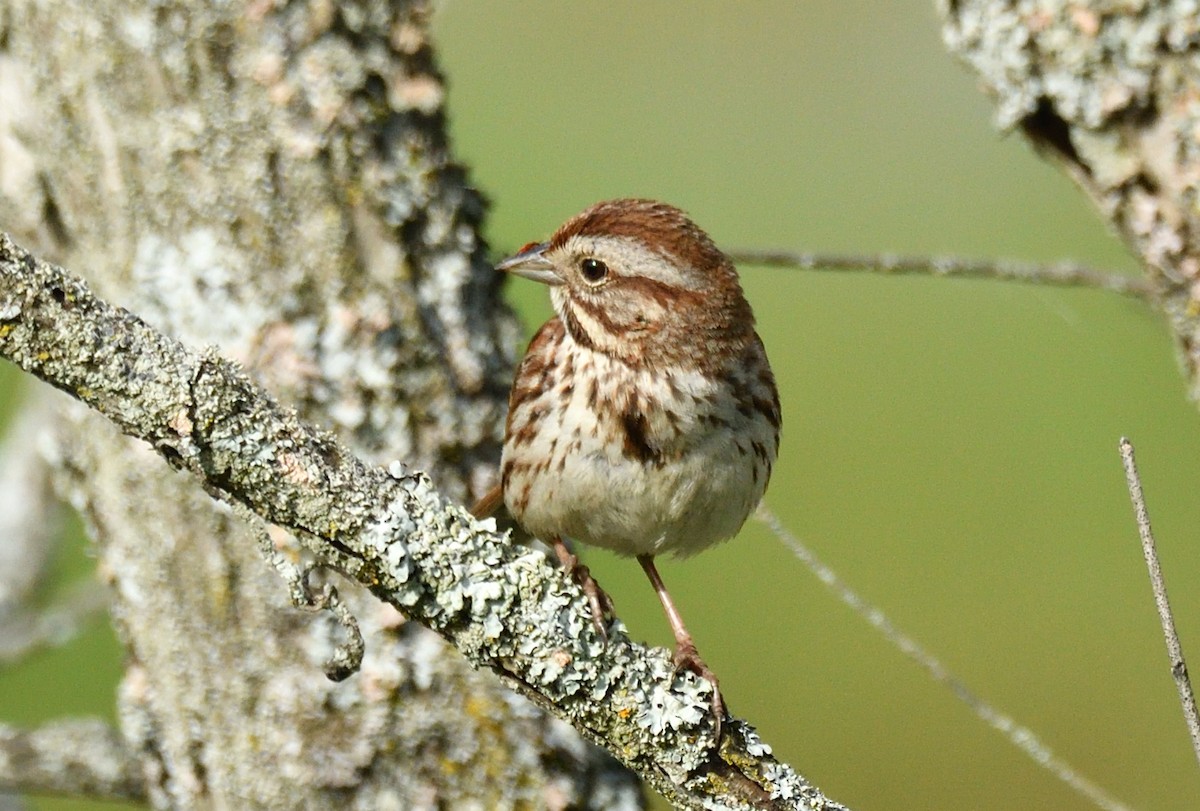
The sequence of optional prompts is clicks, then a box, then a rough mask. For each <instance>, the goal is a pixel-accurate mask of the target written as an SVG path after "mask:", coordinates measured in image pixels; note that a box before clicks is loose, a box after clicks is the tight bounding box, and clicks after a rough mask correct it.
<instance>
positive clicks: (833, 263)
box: [730, 250, 1158, 302]
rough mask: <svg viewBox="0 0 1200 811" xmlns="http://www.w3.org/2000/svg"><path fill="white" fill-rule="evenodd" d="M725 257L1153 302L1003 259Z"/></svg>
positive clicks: (1149, 292) (1067, 266)
mask: <svg viewBox="0 0 1200 811" xmlns="http://www.w3.org/2000/svg"><path fill="white" fill-rule="evenodd" d="M730 257H731V258H732V259H733V261H735V262H737V263H739V264H747V265H763V266H766V267H780V268H795V269H797V270H840V271H869V272H874V273H889V274H894V275H919V276H951V277H955V278H963V279H995V280H1000V281H1012V282H1023V283H1026V284H1048V285H1055V286H1059V287H1092V288H1096V289H1099V290H1108V291H1110V292H1113V293H1120V294H1121V295H1124V296H1131V297H1133V298H1137V299H1141V300H1143V301H1150V302H1152V301H1155V300H1156V299H1157V298H1158V290H1157V289H1156V288H1155V287H1154V285H1153V284H1151V283H1150V282H1149V281H1147V280H1146V279H1142V278H1138V277H1136V276H1124V275H1121V274H1119V273H1109V272H1107V271H1103V270H1096V269H1095V268H1090V267H1086V266H1084V265H1079V264H1076V263H1074V262H1056V263H1054V264H1050V265H1039V264H1035V263H1032V262H1017V261H1013V260H1007V259H983V260H980V259H963V258H961V257H956V256H897V255H895V254H878V255H874V256H871V255H866V254H827V253H798V252H792V251H760V250H746V251H734V252H731V253H730Z"/></svg>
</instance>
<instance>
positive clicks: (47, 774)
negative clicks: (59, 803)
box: [0, 720, 146, 802]
mask: <svg viewBox="0 0 1200 811" xmlns="http://www.w3.org/2000/svg"><path fill="white" fill-rule="evenodd" d="M0 786H5V787H6V788H12V789H17V790H29V791H38V792H42V793H53V794H67V795H72V796H76V797H87V798H92V799H103V800H139V801H143V802H144V801H145V800H146V788H145V780H144V779H143V777H142V775H141V772H140V771H139V769H138V763H137V760H136V759H135V758H134V757H133V754H132V753H131V752H130V751H129V749H128V747H127V746H126V745H125V742H124V741H123V740H121V736H120V734H119V733H118V732H117V731H116V730H115V729H113V728H112V727H111V726H109V725H108V724H105V723H102V722H100V721H88V720H80V721H58V722H55V723H51V724H47V725H46V726H43V727H39V728H37V729H17V728H15V727H11V726H9V725H7V724H0Z"/></svg>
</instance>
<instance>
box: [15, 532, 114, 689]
mask: <svg viewBox="0 0 1200 811" xmlns="http://www.w3.org/2000/svg"><path fill="white" fill-rule="evenodd" d="M3 540H4V539H3V538H0V541H3ZM108 602H109V594H108V590H107V589H106V588H105V587H104V585H103V584H102V583H100V582H98V581H96V580H94V579H91V578H86V579H84V580H82V581H80V582H79V583H78V584H77V585H76V586H75V587H74V588H72V589H71V590H70V591H69V592H68V593H67V595H66V596H65V597H63V598H62V599H61V600H59V601H58V602H56V603H54V604H53V605H51V606H49V607H48V608H45V609H40V610H35V609H32V608H26V607H22V608H21V609H20V610H16V611H12V612H0V666H4V665H8V664H12V663H14V662H17V661H20V660H21V659H22V658H24V657H25V656H28V655H29V654H30V653H32V652H34V651H37V650H41V649H42V648H48V647H60V646H62V645H65V644H67V643H68V642H70V641H71V640H72V639H74V638H75V637H76V636H78V635H79V634H80V633H81V632H82V631H83V630H85V629H86V628H88V627H89V626H90V625H91V623H93V622H95V621H96V620H97V619H99V618H100V617H102V616H103V615H104V613H105V611H107V610H108Z"/></svg>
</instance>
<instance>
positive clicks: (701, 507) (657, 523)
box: [476, 200, 780, 734]
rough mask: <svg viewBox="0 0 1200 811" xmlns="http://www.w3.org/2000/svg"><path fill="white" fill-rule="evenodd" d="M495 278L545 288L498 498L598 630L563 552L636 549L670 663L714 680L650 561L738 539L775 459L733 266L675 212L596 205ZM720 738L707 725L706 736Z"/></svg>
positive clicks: (774, 420)
mask: <svg viewBox="0 0 1200 811" xmlns="http://www.w3.org/2000/svg"><path fill="white" fill-rule="evenodd" d="M497 269H498V270H504V271H508V272H509V273H514V274H516V275H518V276H524V277H525V278H528V279H533V280H535V281H539V282H543V283H544V284H547V285H549V286H550V297H551V299H552V301H553V303H554V310H555V312H556V313H557V315H556V317H554V318H552V319H550V320H549V321H547V322H546V323H545V324H544V325H542V328H541V329H539V330H538V332H537V334H536V335H535V336H534V338H533V341H532V342H531V343H530V345H529V349H528V350H527V351H526V353H525V358H524V360H522V361H521V365H520V368H519V369H518V370H517V377H516V381H515V383H514V384H513V388H512V394H511V395H510V399H509V412H508V422H507V426H506V431H505V438H504V452H503V458H502V462H501V483H500V485H499V487H497V488H496V489H495V490H494V491H493V492H491V493H489V494H488V495H487V496H485V497H484V498H483V499H482V500H481V501H480V503H479V504H478V505H477V507H476V513H477V514H487V513H490V512H491V511H492V510H493V509H495V508H496V507H498V506H499V504H500V503H501V501H503V504H504V505H505V506H506V507H507V508H508V510H509V512H510V513H511V514H512V516H513V518H514V519H515V520H516V521H517V523H518V524H520V525H521V526H522V527H523V528H524V529H525V530H527V531H528V532H529V533H530V534H532V535H534V536H536V537H538V538H541V539H543V540H546V541H549V542H550V543H552V544H553V545H554V548H555V551H556V552H557V554H558V556H559V558H560V559H561V560H562V562H563V565H564V566H565V567H566V568H567V569H568V570H570V571H571V572H572V573H573V575H574V576H575V577H576V579H577V580H578V581H579V582H580V583H581V585H582V586H583V587H584V590H585V592H586V593H587V594H588V597H589V600H590V601H591V605H592V612H593V616H594V619H595V620H596V624H597V627H598V628H599V629H600V631H601V633H603V632H604V614H605V611H606V609H608V610H611V602H610V601H609V600H608V598H607V595H605V594H604V592H603V591H602V590H601V589H600V588H599V586H598V585H597V584H596V583H595V581H594V580H593V579H592V578H591V575H590V574H589V573H588V572H587V569H586V568H585V567H583V566H582V565H580V564H579V562H578V560H577V559H576V558H575V556H574V555H572V554H571V553H570V551H569V550H568V549H567V547H566V546H565V545H564V544H563V540H562V539H563V538H564V537H569V538H573V539H575V540H577V541H581V542H583V543H586V544H592V545H595V546H600V547H604V548H606V549H611V550H613V551H615V552H618V553H620V554H624V555H636V556H637V559H638V562H639V563H641V565H642V568H643V569H644V570H645V571H646V574H647V576H648V577H649V578H650V582H651V583H652V584H653V586H654V589H655V591H656V592H657V593H658V597H659V600H660V601H661V602H662V605H663V609H664V610H665V611H666V614H667V619H668V621H669V622H670V623H671V629H672V630H673V631H674V633H675V640H676V651H675V663H676V666H677V667H679V668H686V669H689V670H692V671H693V672H695V673H696V674H697V675H699V676H701V677H702V678H705V679H707V680H708V681H709V682H711V684H712V687H713V708H714V713H715V719H716V724H717V728H718V730H719V728H720V723H721V719H722V718H723V716H724V704H723V701H722V699H721V694H720V690H719V688H718V683H717V678H716V676H715V674H714V673H713V672H712V671H711V670H710V669H709V668H708V666H707V665H706V664H705V663H704V661H703V660H702V659H701V658H700V656H699V654H698V653H697V651H696V646H695V644H694V643H693V642H692V637H691V635H690V634H689V633H688V631H687V628H686V627H684V624H683V620H682V619H681V618H680V616H679V612H678V611H677V610H676V608H675V605H674V603H673V602H672V600H671V597H670V595H669V594H668V593H667V589H666V587H665V586H664V585H663V582H662V579H661V578H660V577H659V575H658V571H657V569H656V568H655V566H654V556H655V555H658V554H662V553H664V552H674V553H675V554H677V555H681V556H683V555H690V554H693V553H695V552H699V551H701V550H702V549H705V548H707V547H709V546H712V545H713V544H716V543H719V542H721V541H724V540H727V539H729V538H730V537H732V536H733V535H735V534H736V533H737V532H738V530H739V529H741V526H742V524H743V523H744V522H745V520H746V517H747V516H748V515H749V514H750V511H751V510H753V509H754V507H755V506H756V505H757V504H758V502H759V500H760V499H761V498H762V495H763V491H764V490H765V489H766V486H767V480H768V478H770V475H771V466H772V464H773V463H774V461H775V455H776V453H777V451H778V449H779V424H780V412H779V397H778V394H777V392H776V389H775V379H774V376H773V375H772V374H771V367H770V364H769V363H768V362H767V355H766V352H765V351H764V349H763V344H762V341H761V340H760V339H759V337H758V335H757V334H756V333H755V331H754V314H753V313H752V312H751V310H750V305H749V303H747V301H746V299H745V297H744V296H743V295H742V288H741V285H740V284H739V283H738V276H737V271H736V270H735V269H734V266H733V263H732V262H730V260H729V259H728V257H726V256H725V254H723V253H722V252H721V251H720V250H719V249H718V248H717V247H716V245H714V244H713V242H712V240H711V239H710V238H709V237H708V235H707V234H705V233H704V231H702V230H700V228H699V227H697V226H696V225H695V224H694V223H693V222H692V221H691V220H690V219H688V217H687V216H686V215H685V214H684V213H683V212H682V211H680V210H679V209H677V208H673V207H672V206H669V205H666V204H664V203H658V202H654V201H650V200H611V201H608V202H603V203H598V204H596V205H594V206H592V207H591V208H589V209H587V210H586V211H584V212H583V213H581V214H579V215H577V216H575V217H573V218H572V219H570V220H568V221H567V222H566V223H565V224H564V225H563V226H562V227H561V228H559V229H558V231H557V232H556V233H555V234H554V236H553V237H552V238H551V239H550V240H549V241H548V242H542V243H537V244H530V245H528V246H526V247H525V248H524V249H522V250H521V251H520V252H519V253H517V254H516V255H515V256H513V257H511V258H509V259H505V260H504V261H503V262H501V263H500V264H499V265H497ZM718 734H719V733H718Z"/></svg>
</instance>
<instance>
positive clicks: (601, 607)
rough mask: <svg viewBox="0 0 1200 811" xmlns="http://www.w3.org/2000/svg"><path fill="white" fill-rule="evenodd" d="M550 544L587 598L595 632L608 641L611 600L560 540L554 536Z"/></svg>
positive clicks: (586, 568)
mask: <svg viewBox="0 0 1200 811" xmlns="http://www.w3.org/2000/svg"><path fill="white" fill-rule="evenodd" d="M551 543H552V544H553V545H554V553H555V554H556V555H558V561H559V563H561V564H562V567H563V568H564V569H566V571H567V574H569V575H570V576H571V579H573V580H574V581H575V582H576V583H578V584H579V588H581V589H583V593H584V595H586V596H587V600H588V605H589V606H591V608H592V624H593V625H595V626H596V632H597V633H599V634H600V638H601V639H608V618H609V617H610V616H612V613H613V601H612V598H611V597H609V596H608V594H607V593H606V592H605V591H604V589H602V588H600V584H599V583H597V582H596V578H594V577H592V573H591V571H590V570H589V569H588V567H587V566H584V565H583V564H582V563H580V562H579V558H578V557H577V556H576V555H575V553H574V552H572V551H571V550H570V549H568V548H567V545H566V544H565V543H563V539H562V538H560V537H558V536H557V535H555V536H554V538H553V539H552V541H551Z"/></svg>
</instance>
